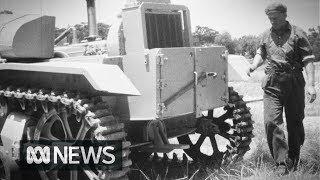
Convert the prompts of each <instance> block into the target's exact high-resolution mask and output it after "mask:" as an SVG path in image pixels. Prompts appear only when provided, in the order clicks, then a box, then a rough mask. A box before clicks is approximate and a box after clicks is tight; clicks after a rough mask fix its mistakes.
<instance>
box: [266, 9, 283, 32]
mask: <svg viewBox="0 0 320 180" xmlns="http://www.w3.org/2000/svg"><path fill="white" fill-rule="evenodd" d="M268 18H269V20H270V23H271V25H272V27H273V28H274V29H280V28H281V27H283V26H284V25H285V24H286V18H287V14H286V13H282V12H270V13H269V14H268Z"/></svg>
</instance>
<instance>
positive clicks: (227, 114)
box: [177, 88, 253, 169]
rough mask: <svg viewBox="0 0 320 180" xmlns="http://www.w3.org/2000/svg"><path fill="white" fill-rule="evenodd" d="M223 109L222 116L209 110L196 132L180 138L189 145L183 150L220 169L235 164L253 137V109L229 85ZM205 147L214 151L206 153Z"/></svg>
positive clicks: (207, 164)
mask: <svg viewBox="0 0 320 180" xmlns="http://www.w3.org/2000/svg"><path fill="white" fill-rule="evenodd" d="M223 109H224V111H223V112H222V113H221V112H220V114H222V115H220V116H219V117H214V115H215V113H213V110H211V111H209V112H208V115H207V116H205V117H203V118H202V119H201V120H200V121H199V123H198V125H197V131H196V132H197V133H196V134H188V135H184V136H180V137H178V138H177V139H178V141H179V143H180V144H188V145H190V148H189V149H186V150H184V151H185V152H186V153H187V154H188V155H189V156H190V157H191V158H192V159H193V161H195V162H199V164H200V165H201V166H202V167H206V168H207V167H209V168H214V169H218V168H220V167H221V166H227V165H229V164H233V163H235V162H237V161H239V160H241V159H242V157H243V155H244V154H245V153H246V152H247V151H248V150H249V149H250V147H249V144H250V143H251V139H252V137H253V134H252V130H253V121H252V119H251V113H250V111H249V110H250V109H249V108H248V107H247V106H246V104H245V102H244V101H243V99H242V97H241V96H239V95H238V93H237V92H235V91H234V90H233V88H229V102H228V105H227V106H226V107H224V108H223ZM221 141H222V142H223V141H224V143H223V144H224V145H221ZM209 142H210V143H209ZM202 146H204V148H203V149H211V152H204V151H203V150H202ZM220 146H224V147H220ZM209 151H210V150H209Z"/></svg>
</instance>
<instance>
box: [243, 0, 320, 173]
mask: <svg viewBox="0 0 320 180" xmlns="http://www.w3.org/2000/svg"><path fill="white" fill-rule="evenodd" d="M265 13H266V14H267V16H268V18H269V20H270V23H271V25H272V27H271V28H270V29H269V30H267V31H265V32H264V33H263V36H262V40H261V44H260V47H259V49H258V50H257V53H256V55H255V57H254V60H253V63H252V65H251V66H250V67H249V69H248V70H247V74H248V75H249V76H250V73H252V72H253V71H254V70H255V69H257V68H258V67H259V66H260V65H262V64H263V62H264V61H267V67H266V70H265V72H266V76H265V78H264V79H263V81H262V89H263V90H264V97H263V98H264V99H263V104H264V122H265V130H266V135H267V141H268V145H269V148H270V152H271V155H272V156H273V158H274V160H275V162H276V163H277V165H281V164H283V165H285V166H286V169H287V170H292V168H293V169H294V170H296V168H297V165H298V161H299V156H300V148H301V146H302V144H303V142H304V136H305V135H304V128H303V123H302V121H303V119H304V107H305V102H304V100H305V90H304V88H305V84H306V91H307V94H308V96H310V97H309V99H310V100H309V101H310V103H311V102H313V101H314V100H315V99H316V91H315V88H314V65H313V61H314V58H315V57H314V55H313V54H312V50H311V46H310V43H309V42H308V39H307V36H306V33H305V32H304V31H303V30H302V29H300V28H298V27H296V26H293V25H291V24H290V23H289V22H288V21H286V18H287V7H286V6H285V5H283V4H281V3H272V4H270V5H269V6H268V7H267V8H266V9H265ZM303 69H305V71H306V77H307V79H306V80H307V82H305V80H304V78H303V74H302V70H303ZM283 109H284V111H285V115H286V122H287V131H288V143H287V142H286V140H285V134H284V131H283V130H282V129H281V125H283V118H282V113H283ZM286 172H288V171H286Z"/></svg>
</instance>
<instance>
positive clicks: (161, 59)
mask: <svg viewBox="0 0 320 180" xmlns="http://www.w3.org/2000/svg"><path fill="white" fill-rule="evenodd" d="M167 60H168V58H167V57H164V55H163V54H159V55H158V65H159V66H163V65H164V63H165V62H166V61H167Z"/></svg>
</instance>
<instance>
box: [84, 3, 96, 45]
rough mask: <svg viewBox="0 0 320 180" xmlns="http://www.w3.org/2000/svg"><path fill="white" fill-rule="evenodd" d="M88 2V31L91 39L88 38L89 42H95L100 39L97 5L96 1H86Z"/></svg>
mask: <svg viewBox="0 0 320 180" xmlns="http://www.w3.org/2000/svg"><path fill="white" fill-rule="evenodd" d="M86 1H87V13H88V29H89V37H87V40H88V41H94V40H95V39H96V38H97V37H98V28H97V19H96V5H95V0H86Z"/></svg>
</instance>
